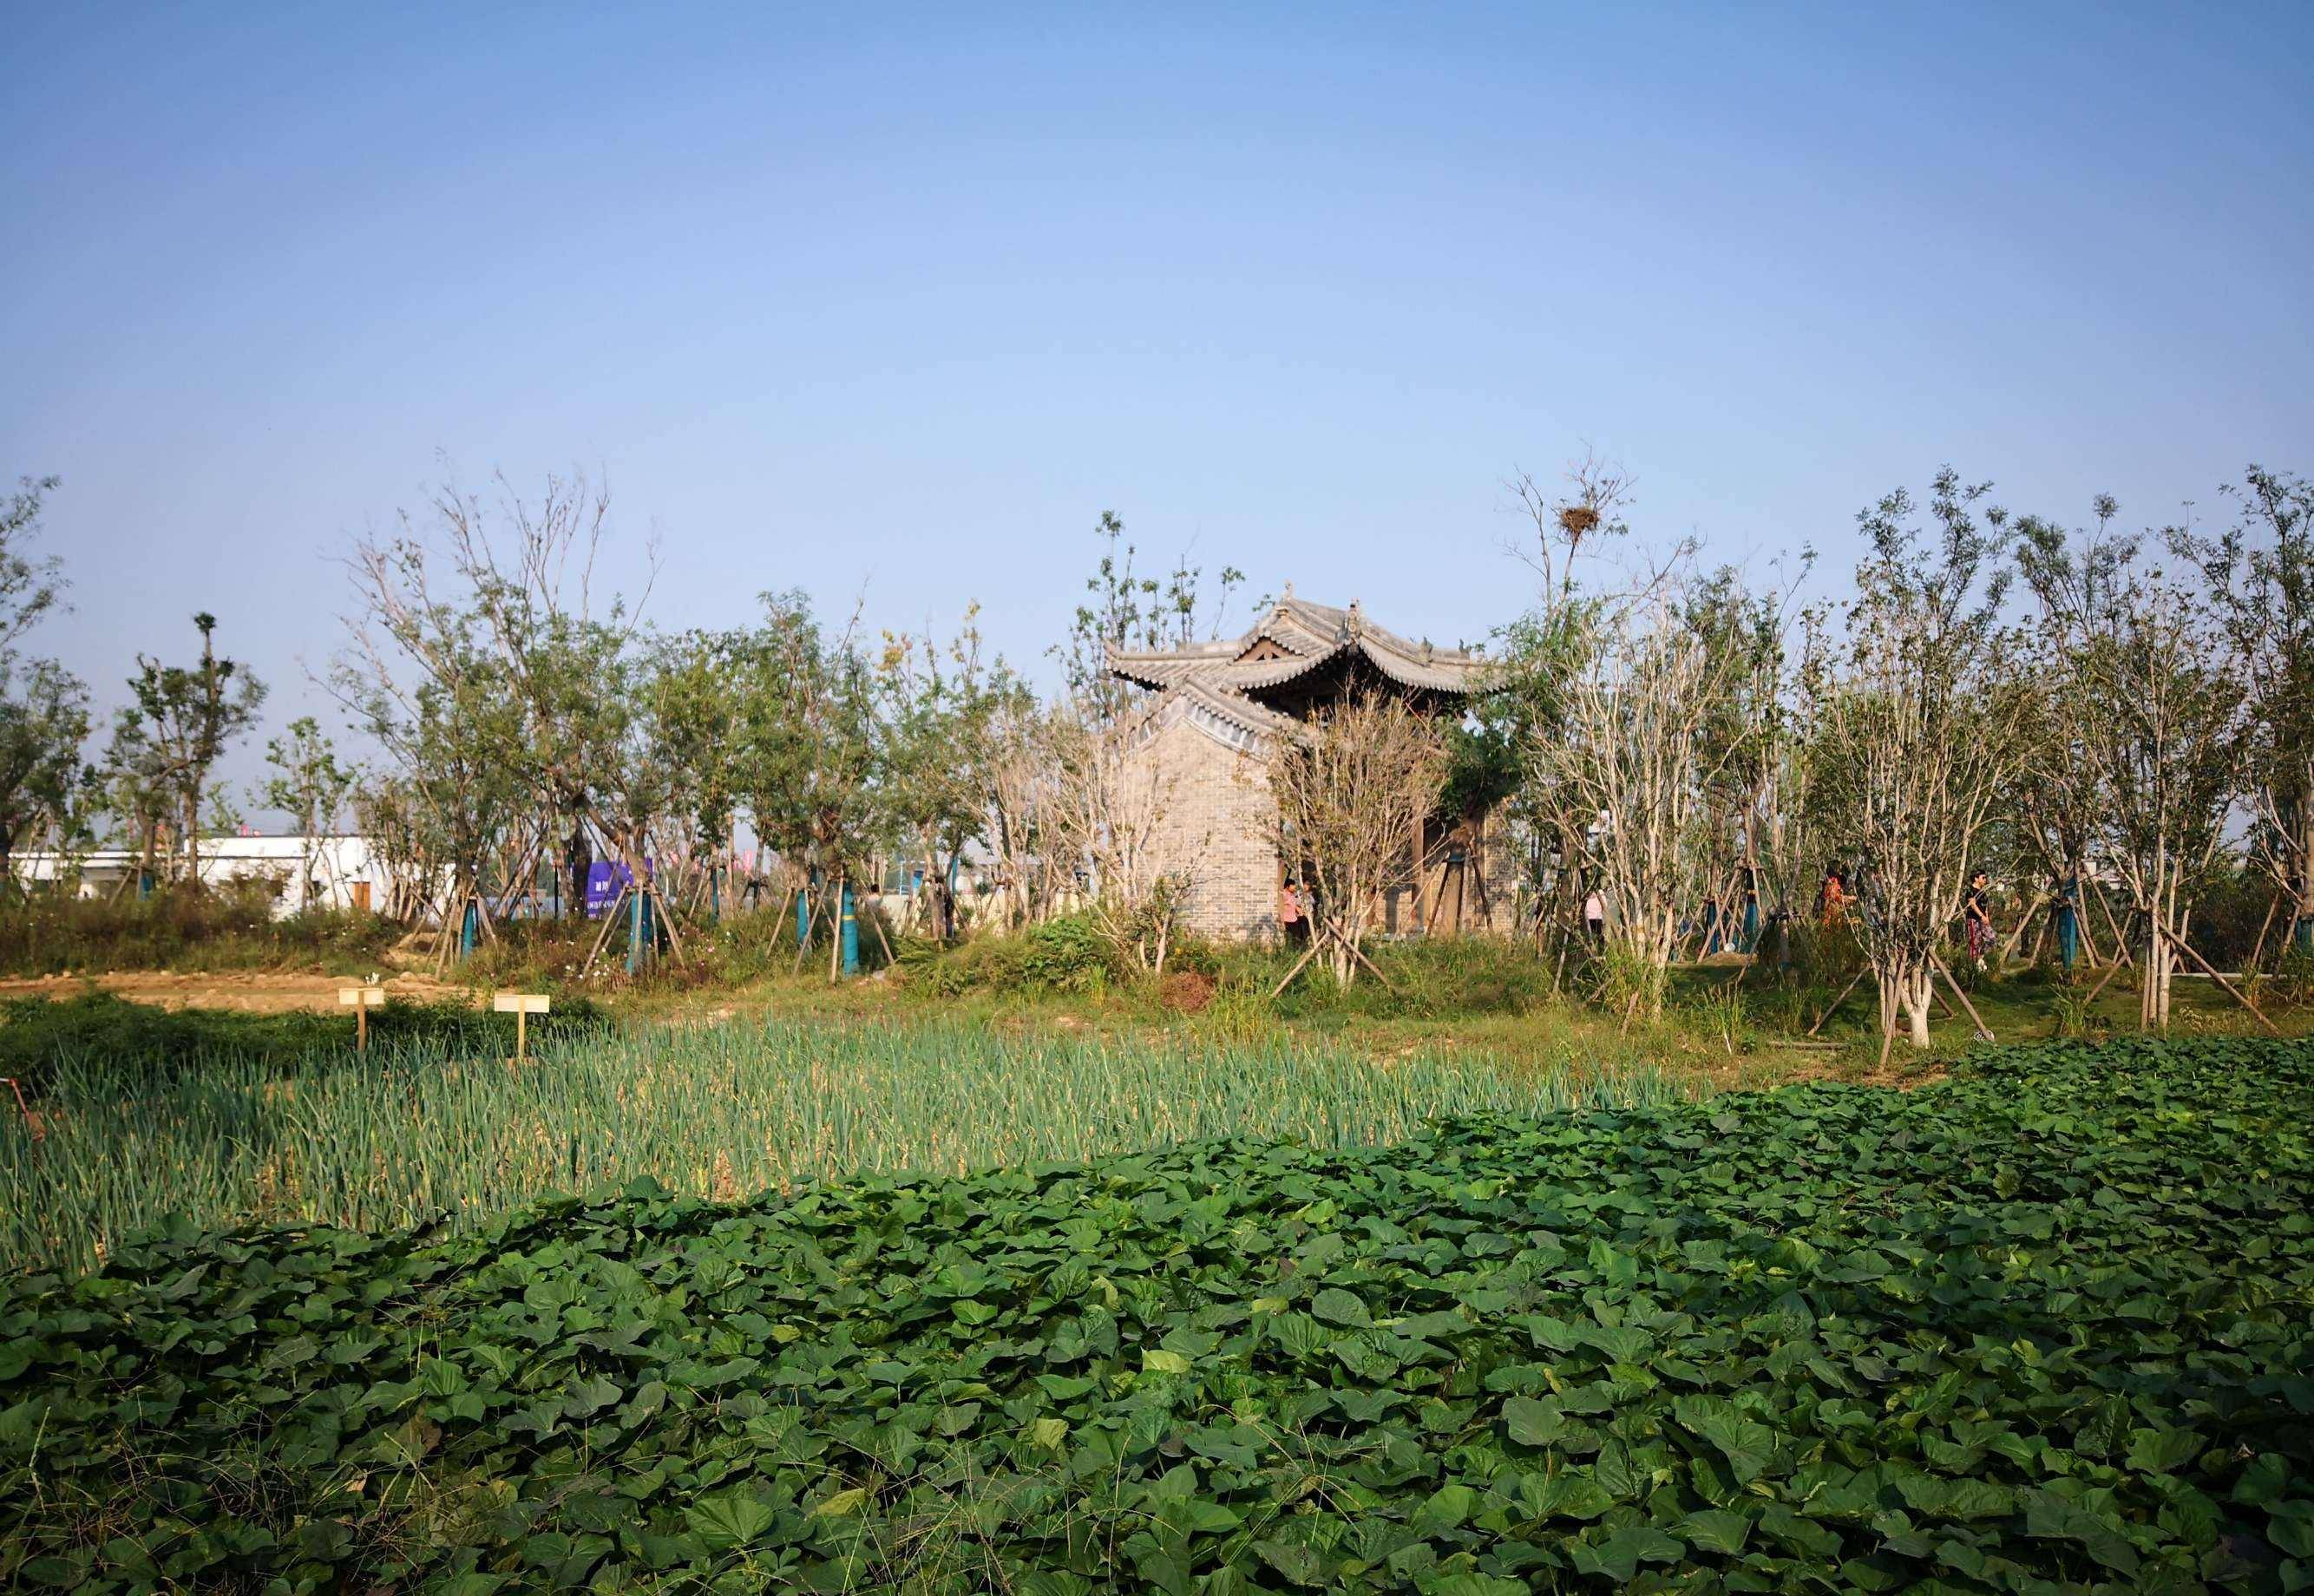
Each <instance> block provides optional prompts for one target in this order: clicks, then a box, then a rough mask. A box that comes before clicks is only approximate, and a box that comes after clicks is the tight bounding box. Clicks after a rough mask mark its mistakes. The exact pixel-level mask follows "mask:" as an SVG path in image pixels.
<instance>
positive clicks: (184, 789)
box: [128, 611, 265, 883]
mask: <svg viewBox="0 0 2314 1596" xmlns="http://www.w3.org/2000/svg"><path fill="white" fill-rule="evenodd" d="M193 625H194V626H195V627H196V628H198V629H199V631H200V634H201V659H200V663H199V665H197V666H173V665H172V666H164V665H163V664H161V663H160V662H159V661H157V660H154V659H149V658H147V657H145V656H144V655H142V654H139V655H138V656H137V675H134V676H132V677H130V678H129V681H128V690H129V692H131V693H132V694H134V695H135V698H136V704H135V710H136V715H137V720H138V722H139V730H138V736H141V738H142V739H143V740H144V742H145V744H146V747H147V751H148V755H147V756H148V758H149V761H150V762H151V763H150V766H149V768H150V770H151V772H152V773H153V774H155V776H157V777H158V778H159V779H160V780H161V781H162V782H163V784H164V785H165V786H166V787H167V789H168V790H169V791H170V793H171V795H172V798H174V800H175V807H176V812H177V816H178V821H179V824H180V827H181V833H182V835H183V838H184V850H185V851H184V859H185V878H186V879H187V880H188V881H190V882H194V883H198V882H199V880H200V831H201V801H202V799H203V798H206V797H207V796H208V780H209V772H210V771H211V770H212V769H213V768H214V767H215V766H216V762H217V759H218V757H219V756H220V755H221V754H224V752H225V749H226V748H227V747H228V746H229V745H231V744H232V743H233V741H234V739H235V738H237V737H239V736H241V735H242V734H243V732H245V731H247V730H248V729H249V727H250V725H251V724H252V722H253V721H254V720H255V719H257V711H258V710H259V708H260V707H261V705H262V704H263V703H264V702H265V684H264V683H262V682H260V681H259V680H258V679H257V678H256V677H255V676H253V675H250V674H249V673H248V672H247V671H245V670H243V668H242V666H240V664H239V663H238V662H237V661H234V660H231V659H220V658H219V657H217V653H216V616H214V615H212V614H209V613H208V612H207V611H203V612H202V613H199V614H197V615H195V616H194V617H193Z"/></svg>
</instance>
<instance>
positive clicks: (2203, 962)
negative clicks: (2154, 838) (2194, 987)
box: [2146, 914, 2282, 1036]
mask: <svg viewBox="0 0 2314 1596" xmlns="http://www.w3.org/2000/svg"><path fill="white" fill-rule="evenodd" d="M2146 918H2147V919H2148V920H2150V921H2152V922H2153V929H2154V930H2157V931H2159V932H2160V933H2161V935H2163V936H2165V937H2167V938H2168V939H2169V946H2170V947H2172V948H2176V949H2177V951H2178V952H2180V953H2182V954H2184V955H2185V956H2186V957H2187V958H2190V959H2192V960H2193V961H2194V963H2195V965H2197V966H2200V968H2201V971H2202V974H2204V975H2207V976H2208V977H2209V978H2210V979H2211V980H2212V981H2214V982H2216V983H2218V984H2219V985H2220V986H2222V987H2224V988H2225V989H2226V995H2227V996H2228V997H2230V998H2231V999H2233V1001H2235V1002H2237V1003H2239V1004H2240V1005H2241V1006H2242V1007H2243V1008H2245V1009H2247V1010H2249V1011H2250V1012H2251V1013H2252V1014H2255V1015H2257V1023H2258V1024H2260V1025H2262V1026H2264V1027H2265V1028H2266V1029H2267V1030H2269V1031H2272V1032H2273V1033H2274V1035H2275V1036H2280V1035H2282V1027H2280V1026H2278V1025H2276V1024H2274V1021H2272V1020H2270V1019H2268V1018H2266V1017H2265V1010H2263V1009H2261V1008H2259V1007H2258V1006H2257V1004H2256V1003H2253V1002H2251V1001H2250V1000H2249V994H2248V992H2244V991H2242V990H2241V989H2240V988H2239V987H2238V986H2236V985H2235V984H2234V983H2232V982H2230V981H2229V980H2227V979H2226V978H2225V977H2224V976H2223V975H2221V974H2219V973H2218V972H2217V970H2216V969H2215V968H2213V967H2212V966H2211V964H2210V961H2209V960H2208V959H2205V958H2204V957H2202V956H2201V955H2200V954H2198V953H2196V952H2195V951H2194V948H2193V945H2192V944H2191V943H2189V942H2187V941H2186V939H2185V938H2183V937H2181V936H2179V935H2178V934H2177V932H2176V931H2173V930H2170V929H2169V928H2168V926H2166V925H2164V924H2162V923H2161V921H2160V920H2159V918H2158V917H2157V916H2154V915H2151V914H2149V915H2147V916H2146Z"/></svg>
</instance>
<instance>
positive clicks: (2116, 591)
mask: <svg viewBox="0 0 2314 1596" xmlns="http://www.w3.org/2000/svg"><path fill="white" fill-rule="evenodd" d="M2118 512H2119V506H2118V505H2116V504H2115V502H2114V500H2113V499H2112V498H2110V497H2108V496H2102V495H2101V496H2099V498H2098V500H2097V502H2096V524H2095V525H2094V526H2093V527H2092V528H2090V529H2089V530H2088V531H2085V532H2083V533H2079V534H2077V535H2075V536H2068V534H2067V533H2065V532H2064V531H2063V530H2062V528H2060V527H2059V526H2057V525H2055V524H2053V523H2052V522H2049V521H2045V520H2043V519H2041V518H2039V517H2037V516H2027V518H2025V519H2024V520H2023V521H2020V522H2019V523H2018V529H2017V531H2018V566H2019V569H2020V570H2021V571H2022V572H2023V574H2024V577H2025V579H2026V582H2027V586H2030V587H2031V588H2032V590H2033V593H2034V595H2035V596H2036V598H2037V599H2038V600H2039V602H2040V608H2041V623H2042V627H2043V633H2044V638H2045V648H2046V654H2047V657H2048V660H2049V666H2048V675H2049V677H2050V679H2051V680H2052V681H2053V683H2055V684H2056V691H2057V693H2058V702H2059V705H2060V711H2059V713H2060V718H2061V729H2062V747H2063V750H2064V753H2065V754H2066V755H2067V756H2068V757H2071V758H2078V759H2079V760H2080V761H2081V763H2082V765H2083V767H2084V769H2085V771H2086V772H2087V774H2088V776H2089V780H2090V781H2091V782H2092V783H2093V787H2092V789H2091V790H2092V791H2093V793H2094V798H2093V802H2092V805H2091V816H2090V818H2089V825H2088V827H2087V834H2088V837H2089V845H2090V847H2091V848H2092V849H2093V850H2094V851H2095V854H2096V857H2097V859H2098V861H2099V862H2100V863H2102V864H2105V865H2106V866H2108V867H2110V868H2111V869H2115V871H2117V872H2118V873H2119V875H2120V876H2121V878H2122V881H2123V884H2124V886H2126V887H2127V888H2128V890H2129V895H2130V902H2131V907H2132V909H2133V911H2134V912H2135V914H2136V917H2137V919H2138V921H2139V923H2140V927H2141V930H2142V934H2143V936H2144V939H2145V942H2144V962H2143V965H2142V971H2141V973H2142V977H2143V984H2142V989H2141V994H2140V1009H2139V1018H2140V1019H2141V1020H2142V1023H2143V1024H2144V1025H2145V1026H2146V1027H2147V1028H2149V1029H2156V1030H2158V1029H2165V1028H2167V1027H2168V1023H2169V986H2170V981H2171V977H2172V975H2173V974H2174V973H2175V971H2176V968H2177V963H2178V961H2179V957H2180V952H2181V948H2182V945H2183V944H2184V943H2185V940H2186V935H2187V926H2188V923H2189V921H2190V920H2191V918H2192V914H2193V911H2194V908H2195V904H2196V902H2197V900H2198V899H2199V898H2200V896H2201V895H2202V894H2203V892H2204V890H2205V889H2206V888H2207V887H2208V886H2210V885H2211V883H2212V879H2213V878H2214V875H2215V872H2216V868H2217V865H2218V862H2219V859H2220V856H2221V851H2222V849H2223V847H2224V843H2225V829H2226V817H2227V816H2228V814H2229V812H2230V810H2231V809H2232V807H2233V805H2234V801H2235V798H2236V796H2237V794H2238V792H2239V778H2240V772H2241V769H2242V763H2243V759H2244V755H2245V754H2246V752H2247V749H2248V744H2247V742H2246V740H2245V736H2244V730H2245V728H2244V725H2243V710H2244V705H2245V702H2246V700H2247V696H2248V689H2247V685H2246V683H2245V680H2244V678H2243V675H2242V673H2241V671H2240V670H2239V669H2238V668H2234V667H2233V666H2231V665H2230V662H2228V661H2226V660H2224V659H2223V658H2222V657H2221V654H2222V650H2221V648H2220V641H2221V630H2220V627H2219V624H2218V620H2217V617H2216V615H2215V614H2214V613H2213V612H2212V606H2211V604H2210V603H2209V600H2208V595H2207V594H2206V592H2205V591H2204V590H2203V589H2201V588H2200V586H2198V584H2196V583H2195V582H2194V581H2193V580H2191V579H2190V578H2186V579H2181V578H2178V577H2176V576H2173V575H2172V574H2171V573H2170V572H2169V571H2168V570H2166V569H2162V568H2159V567H2155V566H2151V565H2148V564H2142V563H2141V559H2142V556H2143V554H2144V552H2145V540H2143V539H2142V538H2138V537H2126V536H2123V535H2120V534H2117V533H2115V532H2114V530H2113V527H2112V522H2113V519H2114V517H2115V515H2116V514H2118ZM2171 541H2172V542H2173V543H2174V542H2177V541H2178V540H2177V539H2176V538H2174V537H2173V539H2172V540H2171ZM2186 570H2187V571H2188V572H2191V573H2193V574H2194V575H2198V574H2199V573H2198V572H2195V569H2194V568H2193V567H2192V566H2191V565H2190V564H2188V565H2186Z"/></svg>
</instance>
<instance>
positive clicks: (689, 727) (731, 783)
mask: <svg viewBox="0 0 2314 1596" xmlns="http://www.w3.org/2000/svg"><path fill="white" fill-rule="evenodd" d="M746 656H747V639H746V634H745V633H743V632H732V631H712V632H711V631H699V630H693V631H686V632H682V633H679V634H677V635H676V636H674V637H664V638H658V639H654V641H653V643H652V646H651V648H650V654H649V659H648V660H647V662H646V663H645V666H644V668H643V671H642V673H641V679H642V682H643V684H644V699H645V714H644V717H643V722H642V735H643V736H644V737H645V739H646V740H647V742H648V744H649V747H648V750H647V751H646V754H645V755H644V757H643V759H642V760H640V761H639V762H638V763H640V764H642V765H643V766H645V767H646V768H648V769H649V770H651V771H653V772H658V773H660V774H662V775H663V776H664V778H665V780H667V782H668V784H669V786H668V789H667V791H666V792H665V793H664V794H662V795H660V797H659V799H658V802H659V803H660V804H661V806H662V807H663V808H664V809H665V812H666V816H667V821H666V824H667V829H668V831H669V832H670V833H671V840H672V841H673V842H675V844H676V848H677V850H678V851H679V852H680V853H681V855H682V856H683V857H684V859H685V860H689V861H691V862H692V863H693V865H694V866H695V865H697V864H698V863H699V862H700V861H702V860H704V861H706V868H707V869H711V870H712V869H720V868H721V863H720V861H721V860H722V858H723V855H724V854H725V853H726V851H728V850H729V848H730V846H731V844H732V839H733V832H732V826H733V824H734V820H735V816H737V809H738V804H739V798H740V792H739V788H740V773H741V765H740V749H739V748H738V746H737V741H736V739H734V737H733V736H732V735H731V734H732V728H733V727H735V726H737V725H738V724H739V723H740V721H741V719H742V717H743V714H744V711H745V704H744V700H745V697H746V692H747V691H748V688H749V681H748V677H747V675H746Z"/></svg>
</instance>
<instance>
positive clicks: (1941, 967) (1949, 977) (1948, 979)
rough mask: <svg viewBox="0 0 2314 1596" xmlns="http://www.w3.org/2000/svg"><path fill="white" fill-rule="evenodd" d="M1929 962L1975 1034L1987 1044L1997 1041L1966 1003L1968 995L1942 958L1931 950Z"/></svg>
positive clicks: (1973, 1006)
mask: <svg viewBox="0 0 2314 1596" xmlns="http://www.w3.org/2000/svg"><path fill="white" fill-rule="evenodd" d="M1929 962H1930V964H1932V965H1934V966H1936V967H1937V974H1939V975H1941V976H1943V977H1944V978H1945V984H1946V985H1947V986H1948V987H1950V988H1952V995H1953V996H1955V997H1956V998H1958V999H1959V1000H1960V1006H1961V1007H1962V1008H1964V1009H1965V1010H1968V1018H1969V1020H1970V1023H1972V1024H1974V1026H1975V1027H1976V1034H1977V1035H1978V1036H1980V1037H1982V1038H1983V1039H1984V1040H1985V1041H1987V1042H1993V1041H1998V1040H1999V1038H1998V1037H1996V1036H1994V1035H1993V1034H1992V1027H1991V1026H1988V1025H1986V1024H1985V1023H1984V1016H1983V1015H1982V1014H1979V1013H1978V1012H1977V1011H1976V1005H1975V1004H1974V1003H1972V1002H1970V1001H1968V994H1967V993H1966V992H1963V991H1961V989H1960V983H1959V982H1957V981H1955V980H1954V979H1953V973H1952V972H1951V971H1950V970H1948V969H1947V968H1946V967H1945V961H1944V956H1943V955H1941V954H1939V953H1937V952H1935V951H1934V950H1931V951H1930V954H1929Z"/></svg>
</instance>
